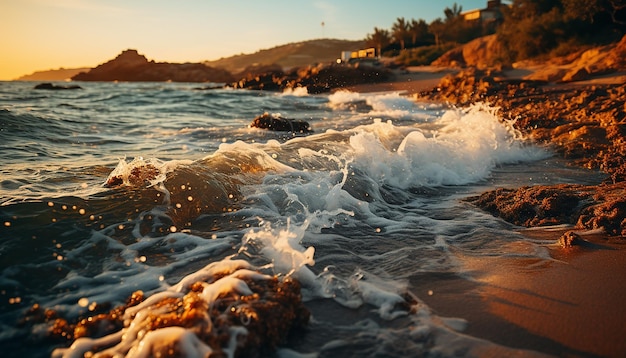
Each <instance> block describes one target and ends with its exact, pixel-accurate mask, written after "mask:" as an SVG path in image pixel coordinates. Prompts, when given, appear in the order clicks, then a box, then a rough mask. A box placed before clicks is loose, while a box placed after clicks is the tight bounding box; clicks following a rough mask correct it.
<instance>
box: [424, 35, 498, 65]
mask: <svg viewBox="0 0 626 358" xmlns="http://www.w3.org/2000/svg"><path fill="white" fill-rule="evenodd" d="M500 54H501V50H500V44H499V43H498V38H497V35H489V36H483V37H479V38H477V39H474V40H472V41H470V42H468V43H466V44H464V45H461V46H458V47H455V48H453V49H451V50H449V51H448V52H446V53H444V54H443V55H442V56H440V57H439V58H438V59H436V60H435V61H433V62H432V63H431V65H432V66H441V67H457V66H461V67H465V66H470V67H476V68H479V69H486V68H493V67H501V66H502V63H501V60H500V56H501V55H500Z"/></svg>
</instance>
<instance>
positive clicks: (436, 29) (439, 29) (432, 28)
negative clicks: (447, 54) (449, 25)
mask: <svg viewBox="0 0 626 358" xmlns="http://www.w3.org/2000/svg"><path fill="white" fill-rule="evenodd" d="M445 27H446V25H445V24H444V23H443V21H442V20H441V18H437V19H436V20H434V21H433V22H431V23H430V25H429V26H428V32H430V33H431V34H433V35H435V44H436V45H437V47H439V45H440V44H441V35H442V34H443V33H444V31H445Z"/></svg>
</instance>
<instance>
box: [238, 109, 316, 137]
mask: <svg viewBox="0 0 626 358" xmlns="http://www.w3.org/2000/svg"><path fill="white" fill-rule="evenodd" d="M250 127H254V128H261V129H268V130H272V131H281V132H292V133H311V132H313V130H312V129H311V126H310V125H309V123H308V122H306V121H303V120H301V119H289V118H283V117H281V116H278V115H270V114H269V113H263V114H262V115H260V116H257V117H256V118H254V120H253V121H252V123H251V124H250Z"/></svg>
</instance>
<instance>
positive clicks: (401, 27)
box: [391, 17, 409, 50]
mask: <svg viewBox="0 0 626 358" xmlns="http://www.w3.org/2000/svg"><path fill="white" fill-rule="evenodd" d="M391 34H392V36H393V38H394V40H395V41H396V42H398V43H400V49H402V50H404V45H405V42H406V39H407V38H408V37H409V25H408V24H407V22H406V20H405V19H404V18H403V17H399V18H398V19H397V20H396V22H395V23H394V24H393V26H392V27H391Z"/></svg>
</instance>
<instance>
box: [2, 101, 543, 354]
mask: <svg viewBox="0 0 626 358" xmlns="http://www.w3.org/2000/svg"><path fill="white" fill-rule="evenodd" d="M242 96H243V95H242ZM289 96H291V97H294V98H296V96H295V95H294V94H281V95H280V96H277V97H276V98H272V99H271V101H266V102H264V103H265V105H267V106H269V107H271V106H272V105H274V104H272V103H273V102H272V101H276V102H275V103H280V101H281V100H284V99H285V98H284V97H289ZM246 98H248V97H246ZM244 99H245V98H236V99H234V100H236V101H239V100H244ZM327 99H328V100H327ZM297 100H298V101H300V104H299V105H301V106H307V105H311V104H313V103H316V104H320V103H328V106H329V107H330V108H331V109H332V110H333V111H337V112H338V113H341V115H342V116H346V118H348V120H347V121H342V122H341V123H337V126H336V127H335V128H334V129H325V130H323V131H316V134H313V135H310V136H306V137H296V138H293V137H284V138H282V137H281V138H275V137H262V136H261V135H260V134H259V133H258V132H254V133H255V137H254V138H256V140H238V141H237V140H234V141H232V142H230V143H228V142H226V143H221V144H219V145H216V149H215V150H214V151H213V152H212V153H211V154H209V155H203V156H202V157H200V158H194V159H171V158H170V159H159V158H158V155H155V156H153V157H149V158H147V159H144V158H141V157H135V158H134V159H133V160H126V159H121V160H119V161H118V162H117V166H116V167H115V168H114V169H113V170H109V171H107V172H106V173H104V174H102V171H104V170H105V169H103V168H102V163H99V164H97V165H98V167H99V168H100V169H98V170H99V173H100V174H99V175H100V178H101V179H102V180H101V182H100V183H99V186H98V190H97V191H91V192H88V191H87V189H85V191H84V192H83V193H84V194H85V195H84V196H81V195H76V196H69V195H65V196H50V197H48V198H45V197H38V198H37V199H36V200H30V201H29V202H11V203H10V204H8V205H2V206H0V218H1V220H2V221H3V222H4V223H5V229H6V231H7V232H8V234H7V235H8V237H10V238H11V240H10V241H8V242H7V244H6V245H5V246H3V250H6V251H7V252H12V253H14V257H13V259H12V260H10V261H8V262H7V263H4V262H3V263H2V266H1V267H2V275H1V276H0V285H2V286H3V287H12V288H10V289H9V290H10V292H14V296H15V297H20V296H21V295H23V296H24V298H23V300H24V303H25V304H34V303H37V304H39V306H40V307H46V308H52V307H53V308H54V312H55V314H56V315H57V317H65V319H66V321H65V322H66V323H67V326H66V330H61V332H65V333H66V335H68V337H72V338H73V342H72V345H71V346H69V347H67V346H66V347H64V348H60V349H58V350H56V351H55V353H54V355H55V356H80V355H82V354H83V353H85V352H93V353H96V352H99V353H101V354H104V355H106V354H111V355H116V354H121V355H133V354H137V355H141V354H157V353H163V352H166V351H169V350H172V349H175V350H178V351H179V352H181V353H186V354H190V355H194V354H206V353H209V352H221V353H224V354H226V355H234V354H235V352H236V351H237V352H240V353H241V352H245V349H250V348H249V347H256V346H254V344H256V343H254V342H257V343H258V342H260V341H265V342H271V343H270V344H269V346H263V347H264V348H259V349H268V350H272V349H274V348H276V347H277V346H280V345H281V344H285V343H289V344H288V346H290V347H292V348H293V349H296V350H299V351H302V352H307V351H308V352H313V353H314V354H321V355H323V354H337V355H338V354H357V355H358V354H364V355H373V354H377V353H379V354H383V353H384V354H391V355H396V356H401V355H405V354H409V353H411V354H415V353H416V352H417V353H419V352H422V353H425V352H427V351H428V350H430V349H432V350H434V351H437V352H440V353H441V354H442V355H448V354H449V355H452V354H453V353H454V352H455V350H456V349H460V348H459V347H463V349H465V350H466V351H467V352H474V353H476V352H483V353H484V352H502V351H503V350H501V348H499V347H497V346H496V345H494V344H491V343H488V342H483V341H480V340H477V339H475V338H471V337H468V336H465V335H463V334H462V333H459V331H462V330H463V328H464V326H465V325H466V322H464V321H462V320H458V319H450V318H442V317H438V316H437V315H436V314H434V313H433V312H432V311H431V310H430V309H429V307H428V306H427V305H425V304H424V303H423V302H422V301H421V300H420V299H419V297H417V296H416V295H415V294H414V293H412V289H411V284H410V281H411V279H414V275H415V274H416V272H417V273H428V272H458V270H459V268H458V267H457V266H456V264H455V260H454V257H453V254H451V252H450V251H451V249H450V247H451V246H454V245H467V246H471V245H477V244H475V243H474V242H473V241H472V240H474V237H475V236H476V237H484V235H488V234H490V233H491V234H493V232H494V231H495V232H497V231H498V230H502V228H501V227H500V226H499V224H498V221H497V220H496V219H494V218H491V217H488V216H487V215H483V214H480V213H476V212H475V211H469V210H465V209H463V208H459V207H458V205H457V204H456V197H455V196H454V195H451V193H456V192H457V191H463V190H469V189H466V187H467V186H468V185H470V184H475V183H480V182H483V181H485V180H486V179H488V178H489V177H490V176H491V175H492V173H493V171H494V169H496V168H497V167H498V166H503V165H507V164H511V163H518V162H529V161H535V160H538V159H542V158H545V157H547V156H549V155H550V154H549V152H547V151H546V150H544V149H542V148H539V147H536V146H533V145H529V144H528V143H526V142H525V141H524V138H522V137H521V136H520V135H519V133H518V132H516V131H515V130H513V128H512V126H511V124H510V123H507V122H503V121H502V120H501V119H500V118H498V115H497V112H496V111H495V110H494V109H492V108H489V107H487V106H475V107H471V108H469V109H464V110H462V109H450V110H444V109H443V108H442V107H440V106H433V107H429V108H428V109H427V110H426V111H424V110H423V109H420V108H419V107H418V106H416V105H415V104H414V103H411V102H410V101H408V100H406V99H404V98H402V97H399V96H397V95H395V94H383V95H380V94H378V95H357V94H351V93H336V94H334V95H331V96H329V97H327V98H320V97H318V96H303V97H297ZM276 106H277V108H280V109H281V110H284V109H285V108H284V107H281V106H280V105H278V104H276ZM290 106H291V107H289V108H297V106H298V105H294V104H291V105H290ZM364 108H365V109H364ZM346 109H347V112H346ZM322 121H323V120H322ZM320 123H323V122H320V121H318V122H316V125H317V126H318V128H321V127H322V124H320ZM252 131H256V130H254V129H250V128H241V129H235V130H233V129H230V132H228V133H229V134H228V135H229V136H230V137H229V138H231V139H232V138H236V135H244V134H246V133H252ZM206 132H207V131H206V130H204V129H202V128H200V127H192V128H190V129H184V130H178V131H169V129H162V132H159V133H165V134H163V136H168V137H169V134H168V135H166V134H167V133H173V134H172V135H181V133H182V135H188V136H191V137H192V138H193V139H196V140H197V139H198V137H197V136H199V135H202V133H206ZM231 134H232V135H231ZM262 138H268V139H267V140H265V141H263V142H261V140H260V139H262ZM157 154H158V153H157ZM11 185H13V184H11ZM457 195H458V194H457ZM481 235H482V236H481ZM501 236H502V235H501ZM504 236H505V237H506V240H515V238H511V237H512V235H504ZM46 237H54V240H55V241H54V243H52V244H51V243H50V242H49V241H47V240H46V239H45V238H46ZM499 240H505V239H499ZM493 245H494V247H497V245H496V244H493ZM495 250H496V249H494V253H495V252H496V251H495ZM42 270H43V271H45V272H54V274H51V275H48V276H47V277H46V278H45V279H43V278H42V277H41V276H42V275H40V273H41V272H42ZM279 289H280V290H283V291H284V292H285V294H287V293H288V295H287V296H281V295H279V294H277V292H278V291H279ZM133 297H134V298H133ZM285 297H286V298H285ZM129 298H130V301H127V300H128V299H129ZM258 298H263V299H264V300H265V301H264V302H265V305H261V304H260V303H259V302H260V301H259V300H258ZM261 301H262V300H261ZM319 302H323V303H322V304H319ZM328 302H332V305H331V304H330V303H328ZM316 303H317V304H316ZM279 306H280V307H289V309H288V310H285V311H281V312H282V313H281V315H280V316H279V318H278V321H276V318H273V317H272V315H271V312H272V309H278V308H277V307H279ZM320 306H322V308H320ZM328 306H332V307H331V308H328ZM116 307H117V308H116ZM268 307H269V308H268ZM272 307H273V308H272ZM333 307H334V308H333ZM1 308H2V311H1V312H3V313H2V315H3V317H4V318H6V317H9V318H12V317H13V316H14V315H15V312H14V310H13V309H12V307H9V306H7V304H6V303H4V304H3V306H1ZM309 311H311V312H310V314H311V315H309ZM289 312H290V313H289ZM333 312H338V313H339V314H334V313H333ZM33 315H34V314H33ZM113 316H115V317H118V318H115V317H113ZM287 316H289V317H290V318H289V319H286V318H285V317H287ZM338 316H342V317H348V316H351V317H356V318H355V319H354V321H353V322H349V323H348V322H340V321H337V317H338ZM83 317H92V319H93V320H96V321H97V322H99V323H98V325H95V326H93V327H92V326H89V325H88V324H85V323H83V324H81V323H80V322H81V321H80V318H83ZM31 318H32V317H31ZM32 319H33V320H34V319H35V318H32ZM54 322H58V321H43V322H37V324H33V325H32V326H30V328H31V333H32V334H33V336H35V337H40V336H41V334H42V330H45V329H42V327H45V328H46V329H47V328H49V327H50V326H52V325H54V324H55V323H54ZM70 322H74V323H70ZM167 322H169V323H167ZM281 322H283V323H284V322H291V323H290V324H288V325H287V326H289V327H284V328H285V329H283V328H281V329H280V330H276V331H272V330H273V329H278V328H276V327H277V326H279V325H280V324H281ZM305 324H306V325H307V327H308V328H307V329H308V330H309V332H312V333H309V335H311V336H312V337H313V338H307V339H304V341H306V342H307V343H303V344H302V343H298V339H296V340H295V342H294V341H289V335H290V334H295V335H304V333H302V332H298V331H297V328H298V327H300V328H301V327H302V326H304V325H305ZM107 327H108V328H107ZM259 327H261V328H259ZM292 328H294V329H295V331H292V330H291V329H292ZM92 329H93V331H91V330H92ZM3 331H4V332H3V337H4V338H3V340H4V341H6V340H7V339H10V338H11V337H17V336H19V335H20V334H21V333H20V332H19V331H16V329H15V328H7V330H3ZM261 331H265V332H266V333H267V332H270V331H272V332H276V334H275V335H274V336H272V337H271V338H270V337H268V336H266V335H264V334H266V333H262V332H261ZM77 332H78V333H77ZM290 332H291V333H290ZM324 332H326V333H324ZM328 332H330V333H328ZM328 334H330V335H332V338H328ZM7 337H8V338H7ZM266 338H267V339H266ZM299 338H302V337H299ZM300 341H302V339H301V340H300ZM400 341H401V342H402V344H398V343H399V342H400ZM242 342H246V343H242ZM381 342H382V344H380V343H381ZM433 342H434V343H433ZM431 343H433V344H435V347H434V348H433V347H428V344H431ZM245 347H248V348H245ZM468 347H469V348H468ZM242 349H243V350H242ZM504 351H506V349H505V350H504ZM263 352H267V351H263ZM282 353H284V354H289V353H290V351H289V350H284V351H282ZM291 353H293V352H291ZM509 353H510V352H509Z"/></svg>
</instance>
